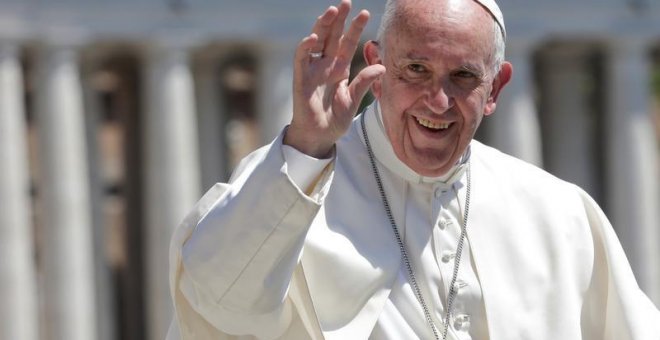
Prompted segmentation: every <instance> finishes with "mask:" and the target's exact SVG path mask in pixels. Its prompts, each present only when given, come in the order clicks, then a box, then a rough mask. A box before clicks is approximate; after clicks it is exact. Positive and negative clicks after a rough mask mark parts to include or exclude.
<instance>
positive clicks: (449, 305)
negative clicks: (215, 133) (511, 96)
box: [170, 0, 660, 340]
mask: <svg viewBox="0 0 660 340" xmlns="http://www.w3.org/2000/svg"><path fill="white" fill-rule="evenodd" d="M349 11H350V1H349V0H343V1H342V2H341V3H340V4H339V6H337V7H330V8H329V9H328V10H327V11H326V12H325V13H324V14H322V15H321V16H320V17H319V18H318V20H317V22H316V23H315V25H314V27H313V29H312V33H311V34H310V35H309V36H307V37H305V38H304V39H303V40H302V41H301V42H300V44H299V46H298V48H297V50H296V55H295V61H294V62H295V71H294V73H295V74H294V84H293V95H294V112H293V120H292V122H291V124H290V126H289V127H288V128H287V129H285V131H283V133H282V134H281V136H280V137H279V138H277V139H276V140H275V141H274V142H273V143H272V144H270V145H268V146H266V147H263V148H261V149H259V150H257V151H255V152H254V153H253V154H251V155H250V156H248V157H247V158H246V159H245V160H244V161H243V162H242V163H241V164H240V165H239V167H238V168H237V169H236V171H235V173H234V175H233V177H232V179H231V181H230V183H229V184H218V185H216V186H215V187H214V188H213V189H212V190H211V191H209V193H207V194H206V195H205V196H204V197H203V198H202V200H201V201H200V202H199V203H198V205H197V207H196V208H195V210H194V211H193V212H192V213H191V214H190V215H189V216H188V217H187V218H186V220H185V221H184V223H183V225H182V226H181V228H180V229H179V230H178V231H177V233H176V234H175V235H174V238H173V242H172V249H171V261H172V270H171V277H170V279H171V284H172V295H173V299H174V304H175V308H176V318H175V321H174V322H173V324H172V326H173V327H172V329H171V331H170V336H171V337H172V338H182V339H229V338H231V339H234V338H241V339H255V338H257V339H324V338H325V339H367V338H369V339H462V340H463V339H505V340H517V339H519V340H526V339H547V340H551V339H552V340H556V339H617V340H620V339H656V340H657V339H659V338H660V314H659V313H658V310H657V309H656V308H655V307H654V306H653V304H652V303H651V302H650V301H649V300H648V298H647V297H646V296H645V295H644V294H643V293H642V292H641V291H640V290H639V288H638V286H637V283H636V282H635V279H634V277H633V275H632V272H631V270H630V266H629V264H628V263H627V260H626V258H625V255H624V254H623V251H622V249H621V246H620V245H619V242H618V240H617V238H616V236H615V234H614V232H613V230H612V227H611V226H610V224H609V222H608V221H607V219H606V217H605V216H604V215H603V213H602V212H601V210H600V209H599V208H598V206H597V205H596V204H595V203H594V201H593V200H592V199H591V198H590V197H589V196H588V195H587V194H586V193H584V192H583V191H582V190H581V189H579V188H577V187H576V186H574V185H572V184H569V183H566V182H563V181H561V180H559V179H557V178H555V177H553V176H551V175H549V174H547V173H545V172H543V171H542V170H540V169H538V168H535V167H533V166H531V165H528V164H525V163H523V162H521V161H519V160H516V159H514V158H511V157H509V156H506V155H504V154H502V153H500V152H498V151H496V150H494V149H492V148H489V147H487V146H484V145H482V144H480V143H478V142H476V141H474V140H472V138H473V136H474V133H475V131H476V129H477V127H478V126H479V124H480V122H481V119H482V118H483V117H484V116H487V115H490V114H492V113H493V112H494V111H495V107H496V102H497V97H498V94H499V93H500V91H501V90H502V88H503V87H504V86H505V85H506V84H507V82H508V81H509V79H510V78H511V74H512V66H511V65H510V64H509V63H507V62H504V61H503V55H504V39H505V36H506V31H505V27H504V21H503V18H502V15H501V12H500V10H499V8H498V7H497V5H496V4H495V3H494V1H493V0H398V1H396V0H390V1H388V2H387V5H386V9H385V13H384V16H383V19H382V23H381V27H380V30H379V36H378V40H377V41H370V42H368V43H367V44H366V46H365V47H364V57H365V59H366V61H367V63H368V64H369V66H368V67H366V68H365V69H363V70H362V71H361V72H360V73H359V74H358V75H357V77H356V78H355V79H354V80H353V81H352V82H351V83H349V82H348V79H347V78H348V72H349V71H348V69H349V63H350V60H351V57H352V56H353V53H354V51H355V49H356V48H357V45H358V42H359V37H360V35H361V33H362V30H363V28H364V26H365V25H366V22H367V20H368V17H369V14H368V12H366V11H361V12H360V13H359V14H357V16H356V17H355V18H354V19H353V21H352V23H351V24H350V26H349V28H348V30H347V31H346V32H344V23H345V20H346V18H347V15H348V13H349ZM369 88H370V89H371V90H372V92H373V94H374V96H375V97H376V101H375V102H374V103H373V104H372V105H371V106H370V107H369V108H368V109H367V110H366V111H365V112H363V113H362V114H361V115H359V116H358V118H355V119H354V117H355V114H356V110H357V107H358V103H359V102H360V100H361V98H362V97H363V95H364V94H365V92H366V91H367V90H368V89H369Z"/></svg>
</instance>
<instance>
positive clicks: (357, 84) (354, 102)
mask: <svg viewBox="0 0 660 340" xmlns="http://www.w3.org/2000/svg"><path fill="white" fill-rule="evenodd" d="M384 73H385V66H383V65H380V64H374V65H370V66H367V67H365V68H364V69H362V71H360V73H358V74H357V75H356V76H355V78H354V79H353V81H352V82H351V83H350V84H349V85H348V93H349V94H350V96H351V112H355V111H356V110H357V108H358V106H359V105H360V102H361V101H362V98H363V97H364V95H365V94H367V91H368V90H369V87H370V86H371V84H372V83H373V82H374V81H375V80H376V79H378V78H379V77H380V76H382V75H383V74H384Z"/></svg>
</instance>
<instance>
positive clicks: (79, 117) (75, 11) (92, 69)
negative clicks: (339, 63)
mask: <svg viewBox="0 0 660 340" xmlns="http://www.w3.org/2000/svg"><path fill="white" fill-rule="evenodd" d="M383 3H384V2H383V1H377V0H355V1H354V7H359V8H366V9H368V10H370V12H371V13H372V16H373V20H372V22H371V23H370V25H369V27H368V28H367V32H366V33H365V34H364V39H371V38H374V37H375V31H376V28H377V23H378V20H379V19H380V16H381V14H382V10H383V9H382V7H383ZM499 3H500V6H501V7H502V10H503V12H504V16H505V20H506V23H507V29H508V41H507V59H508V60H510V61H512V62H513V65H514V69H515V70H514V78H513V81H512V83H511V84H510V85H509V86H508V87H507V88H506V89H505V91H504V93H503V94H502V95H501V97H500V102H499V105H498V110H497V113H496V114H495V115H493V116H491V117H488V118H487V119H485V121H484V123H483V125H482V128H481V129H480V131H479V133H478V136H477V139H479V140H481V141H483V142H485V143H487V144H490V145H493V146H495V147H497V148H499V149H501V150H502V151H504V152H507V153H510V154H512V155H515V156H517V157H519V158H522V159H525V160H527V161H529V162H531V163H534V164H537V165H539V166H541V167H543V168H545V169H547V170H548V171H550V172H552V173H554V174H556V175H557V176H559V177H561V178H564V179H566V180H568V181H571V182H574V183H577V184H578V185H580V186H581V187H583V188H584V189H585V190H587V191H588V192H589V193H590V194H591V195H592V196H593V197H594V198H595V199H596V200H597V201H598V202H599V204H600V205H601V206H602V207H603V209H604V210H605V211H606V213H607V214H608V216H609V217H610V219H611V221H612V223H613V225H614V227H615V230H616V232H617V234H618V236H619V238H620V239H621V242H622V244H623V247H624V249H625V251H626V253H627V256H628V258H629V260H630V262H631V265H632V267H633V270H634V272H635V274H636V277H637V279H638V282H639V284H640V286H641V287H642V289H643V290H644V291H645V292H646V293H647V294H648V295H649V296H650V297H651V298H652V299H653V301H654V302H655V303H656V305H660V198H659V191H660V178H659V177H660V176H659V170H658V169H659V167H660V138H659V136H660V2H658V1H657V0H570V1H569V0H500V1H499ZM330 4H334V3H331V2H328V1H321V0H305V1H302V0H297V1H295V0H278V1H274V0H262V1H256V0H243V1H231V2H230V1H227V0H219V1H218V0H215V1H212V0H132V1H128V0H114V1H108V0H0V339H2V340H9V339H11V340H14V339H24V340H33V339H67V340H89V339H101V340H115V339H127V340H136V339H153V340H156V339H163V338H164V336H165V333H166V331H167V327H168V325H169V322H170V319H171V317H172V314H171V313H172V307H171V303H170V298H169V291H168V268H167V266H168V243H169V237H170V235H171V233H172V231H173V229H174V228H175V227H176V225H177V223H178V222H179V221H180V220H181V218H182V217H183V216H184V215H185V213H186V212H187V211H188V210H189V209H190V208H191V207H192V205H193V204H194V202H195V201H196V200H197V199H198V198H199V197H200V196H201V194H202V193H203V192H204V190H206V189H207V188H209V187H210V186H211V185H212V184H213V183H215V182H218V181H225V180H227V178H228V175H229V174H230V172H231V170H232V168H233V167H234V166H235V165H236V163H237V161H238V160H239V159H240V158H241V157H242V156H244V155H245V154H246V153H248V152H250V151H251V150H253V149H255V148H256V147H258V146H260V145H262V144H264V143H267V142H269V141H270V140H271V139H272V138H273V137H275V136H276V135H277V134H278V133H279V131H280V130H281V129H282V127H283V126H284V125H285V124H286V123H287V122H288V121H289V119H290V116H291V72H292V68H291V60H292V55H293V50H294V48H295V45H296V44H297V42H298V40H299V39H300V38H301V37H302V36H304V35H306V34H307V33H308V31H309V29H310V27H311V25H312V23H313V21H314V20H315V18H316V16H318V15H319V14H320V13H321V12H322V11H323V10H324V9H325V8H326V7H327V6H328V5H330ZM362 66H363V61H362V58H361V54H360V53H358V56H357V57H356V60H355V65H354V69H355V70H358V69H359V68H360V67H362ZM529 184H530V185H534V183H529Z"/></svg>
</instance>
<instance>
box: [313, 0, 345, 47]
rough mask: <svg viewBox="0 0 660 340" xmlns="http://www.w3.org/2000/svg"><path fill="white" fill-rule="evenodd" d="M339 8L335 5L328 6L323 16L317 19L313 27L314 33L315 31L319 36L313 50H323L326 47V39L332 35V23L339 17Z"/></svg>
mask: <svg viewBox="0 0 660 340" xmlns="http://www.w3.org/2000/svg"><path fill="white" fill-rule="evenodd" d="M338 12H339V10H338V9H337V7H335V6H330V7H328V9H327V10H325V12H323V14H321V16H319V17H318V18H317V19H316V22H315V23H314V27H312V33H315V34H316V35H317V36H318V40H317V42H316V45H315V46H313V47H312V48H311V51H313V52H321V51H323V50H324V49H325V46H324V44H325V40H326V39H327V37H328V36H329V35H330V31H331V30H332V24H333V22H334V20H335V18H336V17H337V13H338Z"/></svg>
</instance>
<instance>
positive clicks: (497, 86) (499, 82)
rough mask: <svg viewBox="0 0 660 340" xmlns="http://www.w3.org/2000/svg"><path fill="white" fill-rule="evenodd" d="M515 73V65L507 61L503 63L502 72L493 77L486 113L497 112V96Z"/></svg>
mask: <svg viewBox="0 0 660 340" xmlns="http://www.w3.org/2000/svg"><path fill="white" fill-rule="evenodd" d="M512 74H513V66H512V65H511V63H510V62H508V61H505V62H503V63H502V67H501V68H500V72H499V73H498V74H497V75H496V76H495V78H494V79H493V84H492V90H491V91H490V96H489V97H488V102H487V103H486V110H485V113H484V114H485V115H486V116H488V115H491V114H493V113H494V112H495V108H496V107H497V97H498V96H499V95H500V91H502V89H503V88H504V86H506V84H508V83H509V81H510V80H511V76H512Z"/></svg>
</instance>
